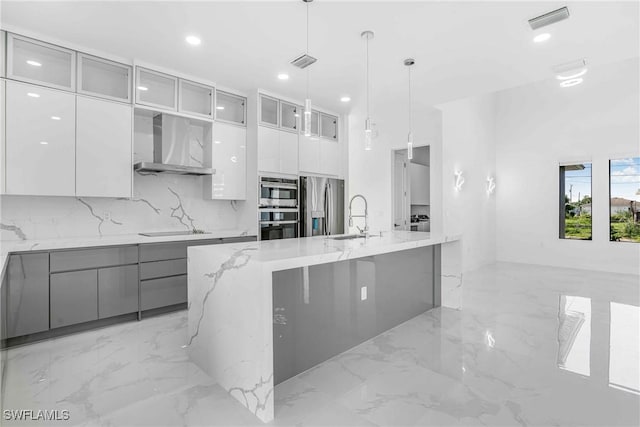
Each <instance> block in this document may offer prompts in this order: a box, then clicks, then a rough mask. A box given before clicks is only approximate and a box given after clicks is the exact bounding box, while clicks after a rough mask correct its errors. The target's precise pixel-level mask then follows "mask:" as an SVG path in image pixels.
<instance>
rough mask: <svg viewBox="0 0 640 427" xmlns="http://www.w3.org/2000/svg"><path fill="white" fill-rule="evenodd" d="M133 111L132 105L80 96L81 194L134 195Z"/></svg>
mask: <svg viewBox="0 0 640 427" xmlns="http://www.w3.org/2000/svg"><path fill="white" fill-rule="evenodd" d="M131 114H132V111H131V105H127V104H121V103H117V102H110V101H105V100H101V99H96V98H89V97H84V96H78V98H77V125H76V195H77V196H78V197H85V196H86V197H125V198H130V197H131V179H132V173H133V162H132V149H131V147H132V144H131V129H132V117H131Z"/></svg>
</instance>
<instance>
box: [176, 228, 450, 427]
mask: <svg viewBox="0 0 640 427" xmlns="http://www.w3.org/2000/svg"><path fill="white" fill-rule="evenodd" d="M454 240H457V239H456V238H445V237H438V236H432V235H430V234H429V233H419V232H417V233H416V232H403V231H393V232H387V233H384V235H383V236H382V237H380V236H376V237H370V238H368V239H366V240H365V239H354V240H341V241H338V240H334V239H332V238H327V237H324V236H322V237H311V238H303V239H290V240H278V241H263V242H253V243H242V244H240V243H238V244H231V245H224V246H217V247H216V246H201V247H196V248H190V249H189V254H188V273H189V274H188V295H189V311H188V334H189V336H188V352H189V356H190V357H191V359H192V360H193V361H194V362H195V363H196V364H197V365H198V366H200V367H201V368H202V369H203V370H204V371H205V372H206V373H207V374H209V375H210V376H211V377H212V378H213V379H214V380H216V381H217V382H218V384H220V386H221V387H223V388H224V389H225V390H227V391H228V392H229V393H230V394H231V395H232V396H233V397H235V398H236V399H237V400H238V401H239V402H240V403H241V404H242V405H244V406H245V407H246V408H247V409H248V410H250V411H251V412H252V413H253V414H254V415H255V416H256V417H258V418H259V419H260V420H262V421H263V422H269V421H271V420H273V419H274V393H275V392H276V391H275V389H274V387H275V385H276V384H278V383H280V382H282V381H285V380H287V379H289V378H291V377H293V376H295V375H297V374H299V373H301V372H303V371H305V370H307V369H310V368H312V367H313V366H315V365H317V364H319V363H321V362H323V361H325V360H328V359H330V358H331V357H333V356H335V355H337V354H340V353H342V352H344V351H346V350H348V349H350V348H352V347H354V346H356V345H358V344H360V343H362V342H364V341H366V340H368V339H370V338H372V337H374V336H376V335H378V334H380V333H382V332H384V331H387V330H389V329H391V328H393V327H395V326H397V325H399V324H401V323H403V322H405V321H407V320H409V319H411V318H413V317H415V316H417V315H419V314H421V313H423V312H425V311H427V310H429V309H431V308H433V307H437V306H439V305H440V301H441V288H440V284H441V277H442V273H441V262H440V256H441V255H440V254H441V246H442V245H443V244H446V243H447V242H451V241H454ZM444 246H446V245H444Z"/></svg>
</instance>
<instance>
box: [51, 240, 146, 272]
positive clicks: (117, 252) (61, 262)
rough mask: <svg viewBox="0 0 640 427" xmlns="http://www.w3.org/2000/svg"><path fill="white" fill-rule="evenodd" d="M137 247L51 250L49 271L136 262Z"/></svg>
mask: <svg viewBox="0 0 640 427" xmlns="http://www.w3.org/2000/svg"><path fill="white" fill-rule="evenodd" d="M137 262H138V248H137V247H136V246H123V247H114V248H100V249H79V250H72V251H60V252H51V272H56V271H68V270H80V269H87V268H96V267H110V266H114V265H125V264H136V263H137Z"/></svg>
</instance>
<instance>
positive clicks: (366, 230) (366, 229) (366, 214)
mask: <svg viewBox="0 0 640 427" xmlns="http://www.w3.org/2000/svg"><path fill="white" fill-rule="evenodd" d="M358 197H360V198H361V199H362V200H364V215H353V214H352V213H351V205H352V204H353V201H354V200H355V199H356V198H358ZM353 218H364V229H361V228H360V227H358V226H357V225H356V228H357V229H358V231H359V232H360V234H364V235H365V237H366V236H367V234H368V233H369V208H368V204H367V199H365V198H364V196H363V195H362V194H356V195H355V196H353V197H352V198H351V201H349V227H353Z"/></svg>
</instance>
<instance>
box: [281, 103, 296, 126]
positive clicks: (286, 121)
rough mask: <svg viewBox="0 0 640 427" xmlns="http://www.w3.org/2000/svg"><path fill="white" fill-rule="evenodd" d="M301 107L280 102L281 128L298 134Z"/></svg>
mask: <svg viewBox="0 0 640 427" xmlns="http://www.w3.org/2000/svg"><path fill="white" fill-rule="evenodd" d="M300 110H301V107H299V106H297V105H294V104H290V103H288V102H284V101H280V127H281V128H282V129H285V130H289V131H294V132H298V123H300V120H299V119H300V113H299V112H300Z"/></svg>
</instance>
